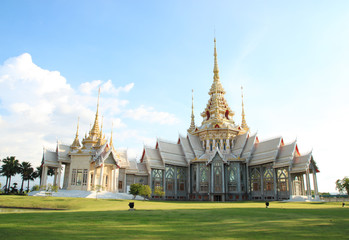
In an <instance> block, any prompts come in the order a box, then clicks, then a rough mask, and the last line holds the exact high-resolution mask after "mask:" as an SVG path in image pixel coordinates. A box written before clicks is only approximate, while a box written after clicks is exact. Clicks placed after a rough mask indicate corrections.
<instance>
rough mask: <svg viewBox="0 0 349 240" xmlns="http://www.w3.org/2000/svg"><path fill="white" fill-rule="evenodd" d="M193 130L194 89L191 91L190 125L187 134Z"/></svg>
mask: <svg viewBox="0 0 349 240" xmlns="http://www.w3.org/2000/svg"><path fill="white" fill-rule="evenodd" d="M194 130H195V116H194V89H192V90H191V123H190V127H189V129H188V132H193V131H194Z"/></svg>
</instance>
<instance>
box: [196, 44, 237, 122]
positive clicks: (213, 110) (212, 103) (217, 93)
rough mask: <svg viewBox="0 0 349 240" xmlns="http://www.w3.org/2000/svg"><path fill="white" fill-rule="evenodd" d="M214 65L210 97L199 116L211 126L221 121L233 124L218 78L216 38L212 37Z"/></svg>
mask: <svg viewBox="0 0 349 240" xmlns="http://www.w3.org/2000/svg"><path fill="white" fill-rule="evenodd" d="M213 56H214V67H213V73H214V74H213V83H212V85H211V88H210V91H209V93H208V94H209V95H210V99H209V101H208V103H207V106H206V108H205V110H204V112H202V113H201V116H202V117H203V118H204V120H203V123H205V122H208V124H210V125H211V126H215V125H216V124H219V125H220V124H221V123H223V122H225V123H227V124H231V125H234V124H235V123H234V120H233V116H234V112H233V111H232V110H231V109H230V107H229V105H228V103H227V101H226V100H225V98H224V95H225V90H224V89H223V86H222V84H221V82H220V80H219V68H218V60H217V47H216V38H214V54H213Z"/></svg>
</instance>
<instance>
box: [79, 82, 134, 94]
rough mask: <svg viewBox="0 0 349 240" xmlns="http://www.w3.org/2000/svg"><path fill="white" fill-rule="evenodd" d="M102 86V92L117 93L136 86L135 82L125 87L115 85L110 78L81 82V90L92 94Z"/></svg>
mask: <svg viewBox="0 0 349 240" xmlns="http://www.w3.org/2000/svg"><path fill="white" fill-rule="evenodd" d="M99 87H100V88H101V93H108V94H115V95H118V94H119V93H120V92H126V93H128V92H129V91H131V89H132V88H133V87H134V83H129V84H126V85H125V86H123V87H117V88H116V87H115V86H114V84H113V82H112V80H110V79H109V80H108V81H107V82H105V83H103V81H101V80H93V81H91V82H84V83H82V84H80V86H79V90H80V91H81V92H83V93H85V94H91V93H92V92H96V91H97V89H98V88H99Z"/></svg>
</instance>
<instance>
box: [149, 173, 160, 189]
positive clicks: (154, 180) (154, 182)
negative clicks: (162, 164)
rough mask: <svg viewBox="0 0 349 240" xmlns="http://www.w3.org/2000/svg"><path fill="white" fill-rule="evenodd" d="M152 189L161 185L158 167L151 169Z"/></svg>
mask: <svg viewBox="0 0 349 240" xmlns="http://www.w3.org/2000/svg"><path fill="white" fill-rule="evenodd" d="M151 173H152V189H153V190H154V189H155V188H156V187H162V170H160V169H152V170H151Z"/></svg>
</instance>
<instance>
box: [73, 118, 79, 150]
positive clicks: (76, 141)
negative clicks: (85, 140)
mask: <svg viewBox="0 0 349 240" xmlns="http://www.w3.org/2000/svg"><path fill="white" fill-rule="evenodd" d="M79 122H80V117H78V126H77V128H76V135H75V139H74V141H73V143H72V145H71V148H79V147H81V144H80V141H79Z"/></svg>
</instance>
